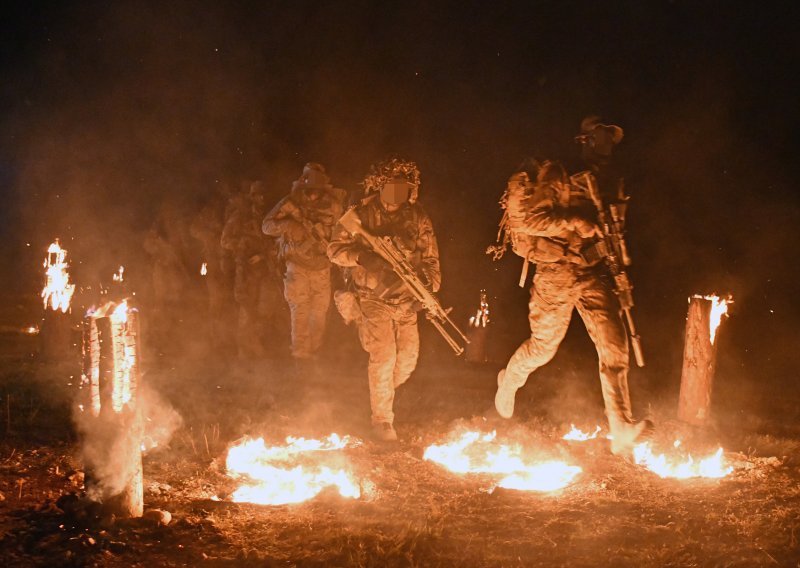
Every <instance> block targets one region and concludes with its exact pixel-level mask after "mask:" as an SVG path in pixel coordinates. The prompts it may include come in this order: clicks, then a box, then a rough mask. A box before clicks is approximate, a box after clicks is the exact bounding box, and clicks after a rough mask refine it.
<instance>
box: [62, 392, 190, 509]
mask: <svg viewBox="0 0 800 568" xmlns="http://www.w3.org/2000/svg"><path fill="white" fill-rule="evenodd" d="M73 421H74V422H75V427H76V430H77V431H78V434H79V436H80V440H81V446H80V448H81V456H82V458H83V460H84V464H85V467H86V471H87V480H88V481H89V482H88V483H87V485H86V487H87V495H88V497H89V498H91V499H93V500H98V501H101V502H102V501H103V500H104V499H107V498H109V497H112V496H114V495H118V494H119V493H121V492H122V491H123V490H125V489H126V488H128V487H129V485H130V481H131V479H132V478H133V477H134V476H135V475H136V474H137V472H138V471H140V469H141V467H142V466H141V458H140V456H141V454H142V452H143V451H145V450H151V449H152V450H154V451H157V449H158V448H164V447H167V446H168V444H169V441H170V439H171V438H172V435H173V434H174V433H175V431H176V430H177V429H178V428H180V426H181V424H182V419H181V416H180V415H179V414H178V412H177V411H176V410H175V409H174V408H173V407H172V405H171V404H169V403H168V402H167V401H166V400H164V399H163V398H162V397H161V396H160V395H159V394H158V393H157V392H156V391H155V390H153V389H152V388H150V387H149V386H148V385H147V384H146V383H144V384H140V386H139V388H138V389H137V392H136V400H135V407H134V409H133V410H130V411H128V410H125V411H123V412H121V413H115V412H113V411H111V410H110V409H104V410H103V411H101V412H100V415H99V416H94V415H93V414H92V413H91V412H89V411H88V409H84V408H82V407H79V406H75V407H74V409H73Z"/></svg>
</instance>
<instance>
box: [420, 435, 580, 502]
mask: <svg viewBox="0 0 800 568" xmlns="http://www.w3.org/2000/svg"><path fill="white" fill-rule="evenodd" d="M496 438H497V433H496V432H491V433H488V434H482V433H480V432H476V431H469V432H465V433H464V434H462V436H461V437H460V438H459V439H457V440H456V441H454V442H452V443H449V444H441V445H437V444H433V445H431V446H429V447H428V448H427V449H426V450H425V454H424V455H423V458H424V459H426V460H428V461H432V462H436V463H438V464H440V465H443V466H444V467H445V468H447V469H449V470H450V471H453V472H455V473H486V474H494V475H499V476H502V478H501V479H500V481H499V482H498V483H497V487H503V488H506V489H519V490H524V491H554V490H556V489H562V488H564V487H566V486H567V485H569V484H570V483H572V481H573V480H574V479H575V477H576V476H577V475H578V474H579V473H580V472H581V471H582V470H581V468H580V467H577V466H571V465H569V464H567V463H565V462H562V461H540V462H529V461H527V460H526V458H525V457H524V454H525V453H526V452H525V451H524V450H523V448H522V447H521V446H520V445H519V444H513V445H509V444H500V443H498V442H497V441H496Z"/></svg>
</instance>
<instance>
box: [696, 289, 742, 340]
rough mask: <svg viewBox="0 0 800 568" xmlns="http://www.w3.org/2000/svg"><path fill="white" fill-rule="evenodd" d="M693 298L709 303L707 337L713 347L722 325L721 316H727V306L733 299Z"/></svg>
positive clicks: (729, 297) (713, 296) (715, 297)
mask: <svg viewBox="0 0 800 568" xmlns="http://www.w3.org/2000/svg"><path fill="white" fill-rule="evenodd" d="M694 297H695V298H703V299H704V300H708V301H710V302H711V314H710V316H709V318H708V325H709V330H708V332H709V337H710V338H711V345H714V340H716V338H717V330H718V329H719V326H720V324H721V323H722V316H727V315H728V306H729V305H730V304H732V303H733V297H731V296H728V297H727V298H720V297H719V296H717V295H716V294H712V295H710V296H694Z"/></svg>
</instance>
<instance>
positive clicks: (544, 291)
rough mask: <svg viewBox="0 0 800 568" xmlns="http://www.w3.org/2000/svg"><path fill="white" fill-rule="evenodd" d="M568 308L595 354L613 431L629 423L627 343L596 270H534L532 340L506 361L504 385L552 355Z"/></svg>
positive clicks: (518, 382)
mask: <svg viewBox="0 0 800 568" xmlns="http://www.w3.org/2000/svg"><path fill="white" fill-rule="evenodd" d="M573 309H577V310H578V314H580V316H581V319H582V320H583V323H584V324H585V325H586V330H587V331H588V332H589V337H591V339H592V342H593V343H594V345H595V348H596V349H597V355H598V357H599V360H600V383H601V386H602V391H603V401H604V403H605V409H606V416H607V417H608V419H609V423H611V425H612V427H613V426H614V424H616V423H617V422H619V421H622V422H626V423H630V422H631V421H632V416H631V402H630V395H629V393H628V338H627V335H626V332H625V327H624V324H623V322H622V318H621V315H620V307H619V302H618V300H617V298H616V296H615V295H614V292H613V290H612V287H611V283H610V282H609V281H608V280H607V279H606V278H605V277H604V276H603V275H602V273H601V272H600V269H599V268H597V267H588V268H587V267H581V266H577V265H574V264H559V263H551V264H540V265H539V266H538V267H537V268H536V275H535V276H534V279H533V287H532V288H531V299H530V303H529V315H528V321H529V323H530V328H531V336H530V338H528V339H526V340H525V341H524V342H523V343H522V345H520V346H519V347H518V348H517V350H516V352H515V353H514V355H512V356H511V359H510V360H509V362H508V365H507V366H506V373H505V377H504V379H503V382H504V384H508V385H509V386H512V387H514V388H519V387H521V386H523V385H524V384H525V382H526V381H527V380H528V375H530V374H531V373H533V372H534V371H535V370H536V369H538V368H539V367H541V366H542V365H544V364H545V363H547V362H549V361H550V360H551V359H552V358H553V357H554V356H555V354H556V351H557V350H558V346H559V344H560V343H561V341H562V339H564V335H565V334H566V333H567V327H569V321H570V318H571V316H572V310H573Z"/></svg>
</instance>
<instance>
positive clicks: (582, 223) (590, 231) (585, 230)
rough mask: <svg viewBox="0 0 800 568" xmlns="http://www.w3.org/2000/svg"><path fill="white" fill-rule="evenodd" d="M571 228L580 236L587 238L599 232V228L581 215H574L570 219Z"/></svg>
mask: <svg viewBox="0 0 800 568" xmlns="http://www.w3.org/2000/svg"><path fill="white" fill-rule="evenodd" d="M571 224H572V230H573V231H575V232H576V233H578V235H579V236H580V237H581V238H584V239H588V238H589V237H593V236H595V235H599V234H600V228H599V227H598V226H597V225H596V224H595V223H592V222H591V221H587V220H586V219H583V218H582V217H574V218H573V219H572V222H571Z"/></svg>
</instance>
